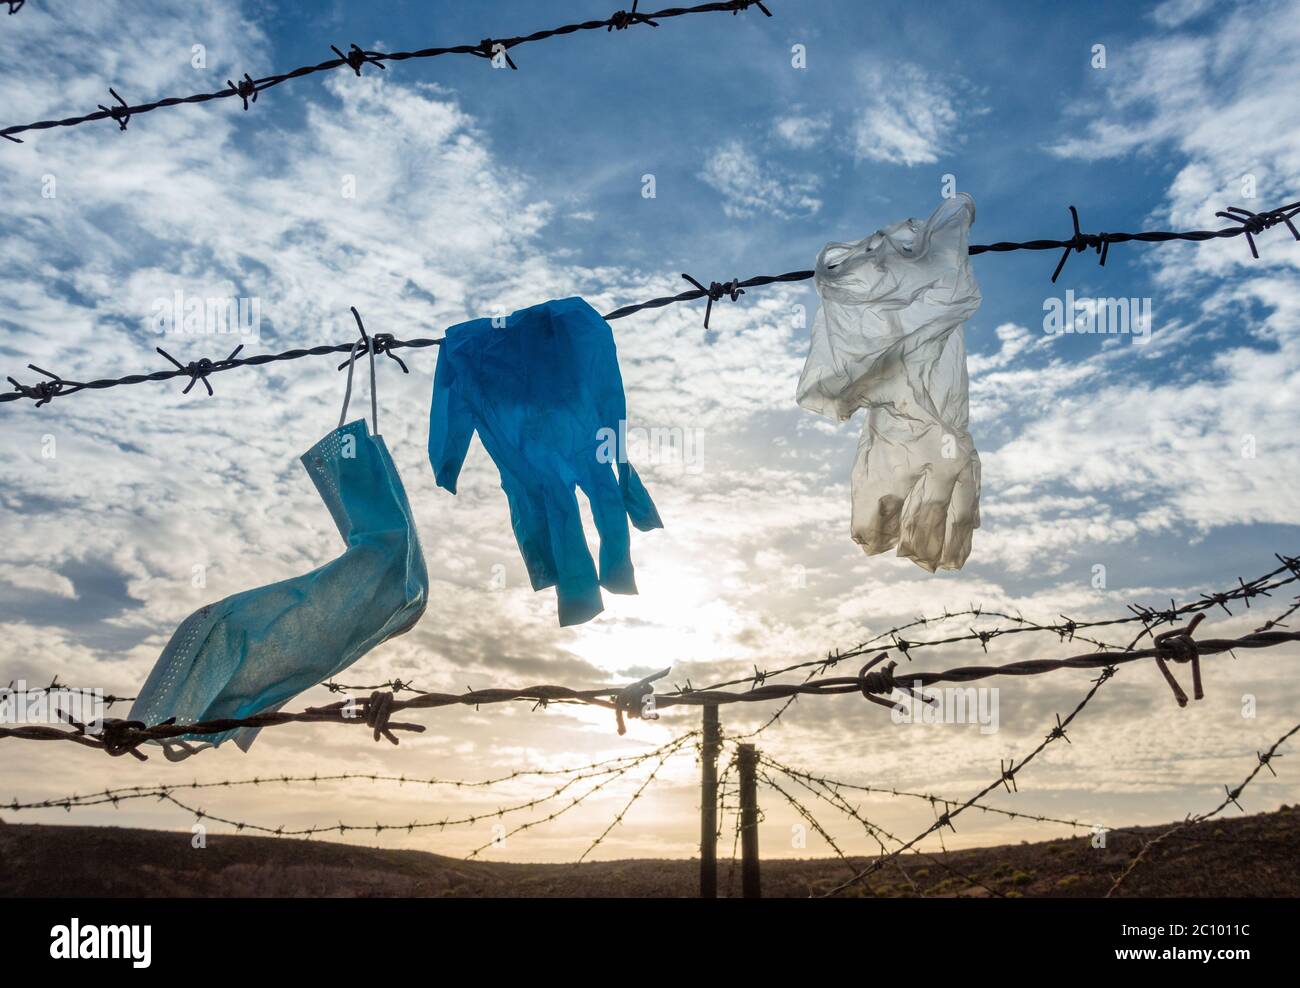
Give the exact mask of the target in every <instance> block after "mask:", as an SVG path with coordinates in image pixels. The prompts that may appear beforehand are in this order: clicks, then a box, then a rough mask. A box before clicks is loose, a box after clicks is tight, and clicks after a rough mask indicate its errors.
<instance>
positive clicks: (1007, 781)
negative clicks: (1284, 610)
mask: <svg viewBox="0 0 1300 988" xmlns="http://www.w3.org/2000/svg"><path fill="white" fill-rule="evenodd" d="M1199 616H1200V615H1198V618H1199ZM1149 630H1150V629H1149V628H1148V627H1146V626H1145V625H1144V630H1143V631H1142V632H1141V633H1140V634H1139V635H1138V637H1136V638H1134V639H1133V642H1132V645H1136V644H1137V643H1138V642H1139V641H1141V639H1142V637H1143V635H1145V634H1146V633H1147V631H1149ZM1132 645H1131V646H1130V647H1132ZM1118 671H1119V669H1118V666H1117V665H1106V666H1105V667H1103V668H1102V671H1101V675H1099V676H1098V677H1097V678H1096V679H1095V680H1093V683H1092V686H1091V688H1089V690H1088V691H1087V692H1086V693H1085V694H1084V695H1083V698H1082V699H1081V700H1080V701H1079V702H1078V703H1077V704H1076V705H1075V707H1074V709H1073V710H1071V711H1070V713H1069V714H1067V715H1066V717H1065V719H1064V720H1062V719H1061V715H1060V714H1059V713H1058V714H1057V715H1056V725H1055V726H1054V727H1052V728H1051V729H1050V730H1049V731H1048V732H1047V734H1046V736H1045V737H1044V738H1043V740H1042V741H1040V742H1039V743H1038V744H1037V745H1036V746H1035V747H1034V748H1033V749H1031V750H1030V751H1029V753H1028V754H1027V755H1025V757H1024V758H1022V759H1021V760H1020V762H1019V764H1017V763H1016V761H1015V759H1012V760H1011V761H1010V762H1009V763H1007V764H1000V765H999V768H1000V771H999V773H998V777H997V778H996V779H995V780H994V781H993V782H990V783H989V784H988V785H987V786H985V787H984V788H983V789H981V790H980V791H979V792H977V793H976V794H975V795H974V796H971V797H970V798H969V799H968V800H966V801H965V802H963V803H960V804H958V805H957V806H955V807H953V808H951V809H947V810H944V812H943V813H941V814H940V815H939V816H938V817H936V818H935V821H934V823H932V824H931V825H930V826H928V827H926V828H925V829H924V830H922V831H921V832H920V833H919V834H917V835H916V836H915V837H913V838H911V839H910V840H909V841H907V842H906V843H905V844H903V845H901V846H900V847H899V848H898V849H897V850H895V851H892V852H891V853H890V855H889V857H891V858H895V857H897V856H898V855H899V854H902V853H903V852H904V851H906V850H909V849H911V848H913V847H915V846H916V845H917V844H919V843H920V842H921V841H922V840H924V839H925V838H926V837H928V836H929V835H930V834H932V833H934V832H935V831H936V830H938V829H940V828H941V827H945V826H946V827H951V828H952V829H953V830H954V831H955V830H956V829H957V828H956V827H954V826H953V824H952V820H953V817H955V816H957V815H959V814H961V813H963V812H965V811H966V810H967V809H969V808H970V807H971V806H974V805H975V804H977V803H978V802H979V801H980V800H981V799H983V798H984V797H985V796H987V795H988V794H989V793H991V792H992V791H993V790H995V789H997V788H998V786H1004V787H1006V788H1008V789H1009V788H1011V786H1013V785H1014V784H1015V780H1016V776H1017V775H1018V774H1019V773H1020V772H1021V771H1023V770H1024V768H1025V766H1027V765H1028V764H1030V763H1031V762H1032V761H1033V760H1034V759H1035V758H1037V757H1038V756H1039V755H1040V754H1042V753H1043V751H1045V750H1046V749H1047V747H1048V746H1049V745H1051V744H1053V743H1054V742H1056V741H1065V742H1066V743H1067V744H1068V743H1069V740H1070V739H1069V737H1068V735H1067V733H1066V732H1067V729H1068V728H1069V726H1070V725H1071V724H1072V723H1074V720H1075V718H1076V717H1078V716H1079V714H1081V713H1082V712H1083V710H1084V709H1085V708H1086V707H1087V706H1088V704H1089V703H1091V702H1092V700H1093V698H1094V697H1095V696H1096V695H1097V692H1098V690H1100V689H1101V688H1102V686H1104V685H1105V684H1106V683H1108V682H1109V681H1110V680H1111V679H1113V678H1114V677H1115V676H1116V674H1117V673H1118ZM880 864H881V862H880V861H876V862H874V863H873V864H871V865H869V866H868V867H866V868H864V869H863V870H862V871H860V872H859V873H858V874H857V876H856V877H854V878H853V879H851V880H849V881H847V882H843V883H841V884H840V885H837V886H835V887H834V888H832V889H831V890H830V891H829V892H826V893H824V895H823V896H822V897H823V898H825V897H829V896H834V895H838V894H839V893H841V892H843V891H844V890H845V889H847V888H848V887H849V886H850V885H853V884H854V883H856V882H860V881H862V880H864V879H865V878H867V877H868V876H870V875H871V874H872V873H874V872H875V871H877V870H879V868H880Z"/></svg>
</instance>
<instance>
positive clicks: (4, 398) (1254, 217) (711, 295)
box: [0, 0, 1300, 408]
mask: <svg viewBox="0 0 1300 988" xmlns="http://www.w3.org/2000/svg"><path fill="white" fill-rule="evenodd" d="M751 2H753V0H751ZM707 6H709V7H719V6H725V5H719V4H710V5H707ZM655 16H659V15H655ZM0 133H3V132H0ZM1069 208H1070V215H1071V217H1072V219H1073V223H1074V235H1073V236H1071V237H1070V238H1069V239H1067V240H1027V241H1019V242H1011V241H999V242H997V243H992V244H972V245H971V246H970V248H969V250H970V253H971V254H972V255H975V254H982V253H986V252H996V253H1008V252H1011V251H1020V250H1060V251H1061V252H1062V253H1061V257H1060V260H1059V262H1058V263H1057V266H1056V270H1055V271H1054V272H1053V273H1052V281H1053V282H1055V281H1056V279H1057V277H1058V276H1059V275H1060V273H1061V270H1062V268H1063V267H1064V265H1065V262H1066V260H1067V259H1068V258H1069V256H1070V254H1071V253H1075V252H1080V251H1084V250H1090V249H1091V250H1096V251H1097V253H1098V255H1099V256H1100V258H1101V263H1102V264H1103V265H1104V264H1105V263H1106V256H1107V252H1108V250H1109V246H1110V245H1111V244H1114V243H1127V242H1138V243H1170V242H1173V241H1187V242H1200V241H1205V240H1215V239H1225V238H1234V237H1242V236H1244V237H1245V238H1246V241H1247V243H1248V245H1249V247H1250V252H1251V255H1252V256H1253V257H1254V258H1256V259H1258V257H1259V251H1258V248H1257V247H1256V244H1255V239H1254V238H1255V236H1256V235H1258V234H1260V233H1262V232H1264V231H1265V230H1268V229H1271V228H1272V227H1274V226H1277V225H1279V224H1284V225H1285V226H1286V227H1287V229H1288V230H1290V232H1291V234H1292V236H1293V238H1294V239H1295V240H1297V241H1300V230H1298V229H1297V228H1296V225H1295V223H1294V222H1292V221H1293V220H1294V219H1295V218H1296V217H1297V216H1300V202H1292V203H1288V204H1287V205H1285V206H1279V207H1277V208H1275V209H1270V210H1266V211H1264V212H1260V213H1256V212H1252V211H1250V210H1247V209H1243V208H1241V207H1239V206H1230V207H1228V208H1227V209H1225V210H1221V211H1220V212H1218V213H1216V214H1215V215H1216V216H1219V217H1223V218H1226V219H1228V220H1229V221H1231V222H1232V223H1233V224H1234V225H1232V226H1227V227H1223V228H1222V229H1219V230H1186V231H1163V230H1148V231H1143V232H1140V233H1098V234H1090V233H1082V232H1080V230H1079V217H1078V211H1077V210H1076V209H1075V208H1074V207H1073V206H1071V207H1069ZM815 273H816V272H814V271H811V270H803V271H789V272H786V273H785V274H779V275H757V276H755V277H752V278H746V279H744V280H739V279H735V278H733V279H732V280H731V281H728V282H725V283H723V282H717V281H713V282H710V284H709V286H708V287H707V288H706V287H705V286H704V285H703V283H702V282H700V281H698V280H696V279H695V278H693V277H691V276H690V275H688V274H683V275H682V277H683V278H684V279H685V280H687V281H689V282H690V283H691V284H692V285H694V286H695V287H694V288H692V289H691V290H689V291H685V292H681V293H680V294H677V295H667V296H662V297H660V298H654V299H650V300H649V301H646V302H638V303H636V304H634V305H625V306H623V307H622V308H620V309H615V310H614V311H612V312H607V313H606V314H605V319H607V320H614V319H622V318H624V317H626V316H630V315H633V314H634V313H637V312H642V311H645V310H647V309H657V308H662V307H663V306H667V305H676V304H678V303H681V302H691V301H696V300H698V299H701V298H703V299H707V300H708V301H707V305H706V307H705V310H704V327H705V329H708V328H709V319H710V318H711V316H712V313H713V304H714V303H715V302H720V301H722V300H724V299H730V300H731V301H733V302H734V301H737V300H738V299H739V298H740V296H742V295H744V294H745V292H746V290H747V289H750V288H757V287H762V286H766V285H773V284H785V283H790V282H798V281H808V280H810V279H811V278H813V277H814V275H815ZM351 313H352V315H353V317H354V318H355V320H356V323H357V327H358V329H359V332H360V341H359V342H360V344H361V345H362V346H364V348H365V350H366V351H367V352H369V351H373V352H374V354H375V356H380V355H384V354H387V355H388V357H389V358H390V359H391V360H393V361H395V362H396V363H397V364H398V366H399V368H400V369H401V371H402V373H404V374H405V373H410V369H409V368H408V367H407V366H406V363H405V361H403V360H402V358H401V357H399V356H397V353H396V351H398V350H403V349H410V348H414V349H423V348H427V347H436V346H440V345H441V344H442V340H441V338H416V339H410V340H399V339H397V338H396V337H395V336H394V335H393V334H391V333H375V334H370V333H367V332H366V328H365V326H364V324H363V322H362V319H361V315H360V313H359V312H358V311H357V309H356V308H355V307H353V308H352V309H351ZM357 346H358V341H357V340H353V341H351V342H347V343H334V344H323V345H320V346H313V347H305V348H302V347H299V348H294V349H291V350H285V351H283V352H280V353H260V354H255V355H253V356H248V357H241V356H239V354H240V353H241V352H242V351H243V349H244V348H243V345H242V344H241V345H239V346H237V347H235V348H234V349H233V350H232V351H231V352H230V353H229V354H228V355H227V356H226V357H225V358H222V359H217V360H214V359H212V358H210V357H201V358H199V359H197V360H191V361H189V362H188V363H182V362H181V361H179V360H177V359H176V358H175V357H174V356H172V355H171V354H170V353H169V352H167V351H166V350H164V349H163V348H162V347H155V350H156V351H157V353H158V354H159V355H160V356H161V357H163V358H164V359H165V360H167V362H168V363H169V364H171V365H172V366H171V369H170V370H159V371H152V372H149V373H141V374H127V375H125V376H122V377H104V378H98V379H95V380H90V381H77V380H72V379H69V378H65V377H64V376H62V375H61V374H59V373H58V372H56V371H50V370H46V369H45V368H44V367H42V366H40V365H37V364H34V363H29V364H28V365H27V368H28V369H29V370H31V371H33V372H34V373H37V374H40V375H41V376H42V377H44V378H45V380H43V381H38V382H37V383H35V384H23V383H22V382H20V381H18V380H17V379H16V378H14V377H8V378H7V380H8V381H9V383H10V384H11V385H13V390H12V391H5V392H0V403H4V402H11V401H20V400H24V399H26V400H30V401H33V402H35V406H36V407H37V408H40V407H42V406H44V405H48V404H49V403H50V402H51V401H53V400H54V399H55V398H60V397H67V396H69V395H74V394H77V393H79V392H82V391H102V390H104V389H107V388H116V387H122V386H124V385H132V384H143V383H145V382H153V381H170V380H175V379H177V378H186V379H188V382H189V383H188V384H186V386H185V388H184V390H183V392H182V393H183V394H189V392H190V391H191V390H192V389H193V388H194V386H195V385H196V384H199V383H202V384H203V387H204V389H205V390H206V391H207V394H208V396H209V397H212V395H213V394H214V391H213V388H212V384H211V382H210V381H209V378H210V377H211V375H213V374H217V373H221V372H223V371H229V370H235V369H237V368H240V367H254V366H260V365H262V364H268V363H279V362H282V361H287V360H300V359H302V358H304V357H314V356H327V355H329V354H344V353H347V354H350V353H352V352H353V351H354V350H355V348H356V347H357ZM346 366H347V363H346V362H344V363H343V364H341V365H340V369H342V368H343V367H346Z"/></svg>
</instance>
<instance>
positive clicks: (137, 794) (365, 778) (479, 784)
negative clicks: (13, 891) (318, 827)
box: [0, 749, 659, 810]
mask: <svg viewBox="0 0 1300 988" xmlns="http://www.w3.org/2000/svg"><path fill="white" fill-rule="evenodd" d="M656 750H659V749H656ZM645 757H647V756H646V755H645V754H644V753H637V754H633V755H620V756H618V757H615V758H607V759H604V760H601V761H595V762H589V763H587V764H586V765H575V766H572V767H570V768H554V769H518V770H516V771H514V772H509V773H507V774H505V775H499V776H496V777H494V778H490V779H479V780H474V781H466V780H463V779H439V778H431V777H429V778H424V777H419V776H410V775H406V774H405V773H403V774H401V775H384V774H380V773H374V772H339V773H335V774H332V775H322V774H320V773H314V774H312V775H271V776H265V777H254V778H251V779H219V780H216V781H211V782H199V781H198V780H197V779H196V780H194V781H193V782H159V783H156V784H154V785H148V786H119V787H117V788H112V789H105V790H103V791H102V792H93V793H83V794H72V795H69V796H60V797H58V798H55V799H44V800H38V801H35V802H30V803H20V802H19V801H18V800H17V798H15V799H14V800H13V801H12V802H10V803H7V804H0V809H5V810H44V809H62V810H72V809H73V808H74V807H83V806H99V805H103V804H104V803H112V804H113V805H114V806H117V805H118V804H119V803H122V802H126V801H129V800H134V799H147V798H152V797H154V796H157V795H158V794H159V793H160V792H176V791H181V790H199V789H235V788H241V787H244V786H263V785H291V784H297V783H310V784H313V785H319V784H320V783H327V782H376V783H378V782H395V783H397V785H398V786H407V785H411V786H428V787H433V786H447V787H450V788H454V789H489V788H492V787H493V786H498V785H504V784H506V783H510V782H514V781H516V780H518V779H525V778H548V777H553V776H557V775H574V774H575V773H578V772H588V771H591V770H593V769H599V768H606V767H607V766H611V765H622V764H624V763H625V762H631V761H637V760H643V759H644V758H645Z"/></svg>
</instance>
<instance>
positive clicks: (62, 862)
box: [0, 807, 1300, 897]
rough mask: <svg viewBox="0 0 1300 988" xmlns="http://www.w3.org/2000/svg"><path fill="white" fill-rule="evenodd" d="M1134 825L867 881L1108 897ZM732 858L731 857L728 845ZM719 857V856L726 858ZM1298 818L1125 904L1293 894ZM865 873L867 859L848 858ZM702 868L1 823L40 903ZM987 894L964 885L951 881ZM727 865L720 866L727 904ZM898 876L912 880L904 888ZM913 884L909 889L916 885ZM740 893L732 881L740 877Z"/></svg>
mask: <svg viewBox="0 0 1300 988" xmlns="http://www.w3.org/2000/svg"><path fill="white" fill-rule="evenodd" d="M1170 826H1172V824H1170V825H1168V826H1164V827H1146V828H1134V830H1135V831H1136V832H1134V833H1115V832H1112V833H1110V834H1109V835H1108V836H1107V841H1106V844H1107V846H1106V847H1105V848H1104V849H1098V848H1094V847H1092V846H1091V836H1090V835H1081V836H1079V837H1075V838H1070V839H1062V840H1053V841H1045V842H1042V843H1035V844H1029V843H1022V844H1009V845H1003V846H1000V847H986V848H973V849H970V850H965V851H952V852H949V853H948V854H947V855H946V856H944V855H939V856H938V858H937V860H938V861H944V862H946V864H947V865H948V867H947V868H945V867H944V866H943V864H939V863H936V861H935V860H927V859H926V858H923V857H919V856H916V855H910V854H909V855H905V856H903V857H901V858H900V859H899V860H898V863H897V866H894V865H890V866H888V867H886V868H884V869H882V870H881V871H880V872H879V873H877V874H876V875H874V876H873V878H872V880H871V890H870V891H869V892H868V891H865V890H861V891H859V893H858V894H864V895H869V894H875V895H879V896H915V895H918V894H922V895H927V896H977V897H982V896H989V895H991V894H993V892H996V893H998V894H1001V895H1006V896H1062V897H1064V896H1070V897H1076V896H1081V897H1088V896H1100V895H1104V894H1105V893H1106V891H1107V890H1108V889H1109V888H1110V885H1111V882H1112V880H1113V879H1114V877H1115V876H1116V875H1118V874H1119V873H1120V872H1121V871H1122V870H1123V868H1124V867H1125V865H1126V864H1127V863H1128V862H1129V861H1130V859H1131V858H1132V857H1133V856H1134V855H1135V854H1136V853H1137V851H1138V849H1139V847H1140V846H1141V840H1140V839H1139V836H1138V834H1140V835H1141V836H1142V838H1144V839H1150V838H1151V837H1152V836H1155V835H1156V834H1159V833H1161V832H1163V831H1165V830H1168V829H1169V827H1170ZM726 850H727V852H728V853H729V852H730V847H728V848H727V849H726ZM720 851H721V848H720ZM1298 851H1300V808H1288V807H1283V808H1282V809H1280V810H1279V811H1277V812H1275V813H1260V814H1256V815H1253V816H1239V817H1236V818H1227V819H1222V820H1212V821H1209V822H1207V823H1201V824H1196V825H1194V826H1192V827H1189V828H1187V829H1185V830H1184V831H1182V833H1181V834H1180V835H1179V836H1176V837H1173V838H1170V839H1169V840H1167V841H1165V842H1164V843H1162V844H1160V845H1158V846H1157V847H1156V848H1154V849H1153V850H1152V851H1150V852H1149V853H1148V855H1147V857H1146V859H1145V860H1144V861H1143V862H1142V863H1141V864H1140V865H1139V866H1138V868H1137V869H1136V870H1135V871H1134V872H1133V873H1132V875H1131V876H1130V877H1129V878H1128V879H1127V880H1126V881H1125V883H1124V885H1123V887H1122V893H1121V894H1123V895H1127V896H1215V897H1219V896H1300V853H1298ZM851 860H852V861H853V863H854V864H855V865H857V866H859V867H861V866H863V865H865V864H866V863H867V861H868V860H869V859H865V858H853V859H851ZM698 867H699V866H698V864H697V863H696V862H695V861H692V860H674V859H660V860H655V859H647V860H628V861H601V862H593V863H587V864H583V865H581V866H575V865H571V864H559V865H550V864H498V863H495V862H482V861H461V860H458V859H455V858H446V857H442V856H441V855H437V854H428V853H426V852H423V851H386V850H378V849H374V848H367V847H353V846H350V845H345V844H328V843H324V842H321V841H304V840H291V839H288V838H276V837H239V836H230V837H227V836H223V835H211V834H210V835H209V836H208V846H207V848H206V849H204V850H201V851H200V850H194V849H192V848H191V847H190V834H189V833H188V832H184V833H171V832H166V831H156V830H129V829H123V828H119V827H68V826H45V825H32V824H21V825H20V824H13V823H3V822H0V897H37V896H167V897H171V896H222V897H224V896H309V897H325V896H348V897H356V896H403V897H407V896H474V897H490V896H510V897H526V896H574V897H577V896H635V897H671V896H694V895H695V894H696V891H697V887H698V886H697V881H698ZM950 869H955V871H959V872H961V873H962V874H963V875H965V876H969V878H970V879H975V880H977V881H978V882H979V883H982V884H983V885H986V886H988V888H989V889H992V890H993V892H990V891H988V890H987V889H985V888H982V887H980V885H977V884H972V883H971V882H970V881H968V880H967V879H966V878H963V877H959V876H958V875H956V874H955V873H954V871H953V870H950ZM729 872H730V859H729V858H728V859H724V860H721V861H719V864H718V884H719V894H720V895H722V896H726V895H727V891H728V884H729V883H728V877H729ZM904 873H906V877H904ZM848 874H849V871H848V867H847V866H846V865H845V863H844V862H843V861H840V860H839V859H836V858H819V859H811V860H799V861H793V860H782V861H764V862H763V864H762V881H763V893H764V895H765V896H767V897H784V896H795V897H804V896H808V895H809V894H810V893H811V894H816V893H817V892H819V891H824V890H826V889H829V888H831V887H832V886H833V885H835V884H837V883H838V882H840V881H842V880H843V879H844V878H845V877H847V876H848ZM913 883H915V886H914V885H913ZM735 891H736V894H739V874H738V873H737V874H736V876H735Z"/></svg>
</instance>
